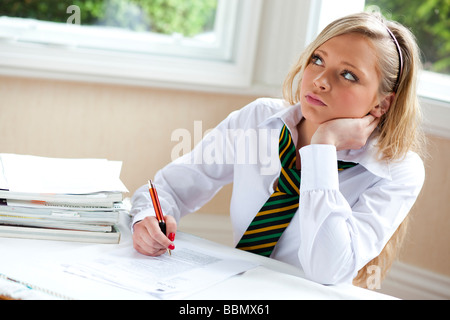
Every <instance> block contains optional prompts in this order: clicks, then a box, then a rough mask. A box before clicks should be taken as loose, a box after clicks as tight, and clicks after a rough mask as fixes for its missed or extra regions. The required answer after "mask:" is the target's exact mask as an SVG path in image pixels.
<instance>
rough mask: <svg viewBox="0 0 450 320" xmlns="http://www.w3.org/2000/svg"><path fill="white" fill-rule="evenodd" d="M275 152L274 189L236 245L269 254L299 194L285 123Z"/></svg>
mask: <svg viewBox="0 0 450 320" xmlns="http://www.w3.org/2000/svg"><path fill="white" fill-rule="evenodd" d="M278 152H279V155H280V162H281V174H280V177H279V178H278V184H277V187H276V190H275V192H274V193H273V194H272V195H271V196H270V198H269V200H267V202H266V203H265V204H264V205H263V207H262V208H261V209H260V211H259V212H258V214H257V215H256V216H255V218H254V219H253V221H252V222H251V223H250V225H249V227H248V228H247V231H246V232H245V233H244V235H243V236H242V238H241V240H240V241H239V243H238V244H237V246H236V248H238V249H241V250H245V251H249V252H253V253H256V254H260V255H263V256H267V257H268V256H270V255H271V254H272V251H273V250H274V248H275V245H276V244H277V242H278V239H279V238H280V237H281V235H282V234H283V232H284V230H285V229H286V228H287V226H288V225H289V223H290V221H291V219H292V217H293V216H294V215H295V213H296V212H297V209H298V206H299V194H300V190H299V189H300V170H297V169H296V166H295V164H296V150H295V145H294V142H293V141H292V137H291V134H290V133H289V130H288V129H287V127H286V125H284V126H283V128H282V129H281V133H280V140H279V147H278ZM355 165H356V164H355V163H351V162H342V161H339V162H338V167H339V170H343V169H347V168H350V167H353V166H355Z"/></svg>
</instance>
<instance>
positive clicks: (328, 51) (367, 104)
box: [300, 33, 380, 124]
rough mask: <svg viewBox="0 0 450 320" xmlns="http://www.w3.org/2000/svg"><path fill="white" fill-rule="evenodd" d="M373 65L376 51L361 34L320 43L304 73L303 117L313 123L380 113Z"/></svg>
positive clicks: (302, 91)
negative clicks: (378, 111) (376, 108)
mask: <svg viewBox="0 0 450 320" xmlns="http://www.w3.org/2000/svg"><path fill="white" fill-rule="evenodd" d="M376 65H377V58H376V55H375V50H374V48H373V47H372V45H371V43H370V41H369V40H368V39H366V38H365V37H364V36H363V35H360V34H357V33H348V34H344V35H340V36H336V37H334V38H331V39H330V40H328V41H327V42H325V43H324V44H322V45H321V46H320V47H318V48H317V49H316V50H315V51H314V53H313V56H312V58H311V60H310V62H309V64H308V66H307V67H306V68H305V70H304V72H303V78H302V81H301V88H300V92H301V100H300V102H301V108H302V113H303V116H304V117H305V118H306V119H308V120H309V121H312V122H314V123H316V124H321V123H323V122H326V121H328V120H331V119H336V118H362V117H364V116H365V115H367V114H368V113H372V114H373V115H374V116H379V115H378V113H377V112H376V111H375V107H376V106H377V105H378V104H379V99H378V98H379V97H378V86H379V83H380V79H379V75H378V73H377V71H376ZM378 109H379V108H378Z"/></svg>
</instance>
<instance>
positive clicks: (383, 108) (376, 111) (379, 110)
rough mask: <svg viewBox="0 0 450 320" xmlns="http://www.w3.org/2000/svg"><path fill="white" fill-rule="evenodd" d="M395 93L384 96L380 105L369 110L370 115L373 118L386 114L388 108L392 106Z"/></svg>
mask: <svg viewBox="0 0 450 320" xmlns="http://www.w3.org/2000/svg"><path fill="white" fill-rule="evenodd" d="M394 97H395V93H391V94H388V95H387V96H385V97H384V98H383V99H382V100H381V101H380V104H378V105H376V106H375V107H373V109H372V110H370V114H371V115H373V116H374V117H377V118H379V117H381V116H382V115H383V114H385V113H386V112H388V110H389V107H390V106H391V104H392V101H394Z"/></svg>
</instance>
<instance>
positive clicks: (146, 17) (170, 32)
mask: <svg viewBox="0 0 450 320" xmlns="http://www.w3.org/2000/svg"><path fill="white" fill-rule="evenodd" d="M223 7H224V6H222V8H223ZM228 7H230V6H228ZM218 11H219V0H202V1H194V0H1V1H0V40H1V39H8V40H14V41H19V42H27V43H40V44H51V45H63V46H70V47H79V48H94V49H101V50H113V51H133V52H140V53H151V54H164V55H173V56H188V57H197V58H211V57H212V58H218V59H223V56H224V55H226V54H228V53H227V52H226V51H225V50H226V49H227V48H225V49H223V48H224V46H226V39H228V38H227V37H229V35H227V34H226V32H224V27H223V26H222V25H219V26H218V24H220V23H222V22H223V21H224V18H223V17H221V18H219V19H216V16H217V12H218ZM221 11H222V13H223V12H226V10H221ZM217 20H219V21H220V22H219V23H216V22H217ZM180 47H183V48H187V50H181V49H180ZM205 49H206V50H209V51H205ZM219 49H220V50H219ZM214 50H215V51H214ZM217 52H219V53H220V54H218V53H217Z"/></svg>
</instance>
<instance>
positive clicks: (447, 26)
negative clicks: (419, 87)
mask: <svg viewBox="0 0 450 320" xmlns="http://www.w3.org/2000/svg"><path fill="white" fill-rule="evenodd" d="M366 10H367V11H381V13H382V14H383V15H384V16H385V17H386V18H388V19H392V20H395V21H398V22H400V23H402V24H403V25H405V26H407V27H408V28H409V29H410V30H411V31H412V32H413V34H414V35H415V36H416V38H417V42H418V45H419V48H420V49H421V54H422V62H423V65H424V69H425V70H428V71H433V72H439V73H444V74H450V0H366Z"/></svg>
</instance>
